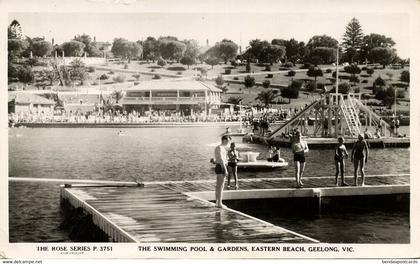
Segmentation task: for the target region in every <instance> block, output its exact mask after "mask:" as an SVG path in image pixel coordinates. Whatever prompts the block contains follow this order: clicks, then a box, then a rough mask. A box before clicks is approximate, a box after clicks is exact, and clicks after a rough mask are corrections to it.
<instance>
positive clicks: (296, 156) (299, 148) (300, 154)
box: [292, 131, 309, 188]
mask: <svg viewBox="0 0 420 264" xmlns="http://www.w3.org/2000/svg"><path fill="white" fill-rule="evenodd" d="M292 151H293V160H294V162H295V173H296V187H297V188H302V187H303V183H302V175H303V171H304V170H305V153H306V152H308V151H309V148H308V144H307V143H306V142H305V141H303V140H302V134H301V133H300V132H299V131H296V133H295V136H294V138H293V141H292Z"/></svg>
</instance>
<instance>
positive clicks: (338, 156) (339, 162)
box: [334, 137, 349, 186]
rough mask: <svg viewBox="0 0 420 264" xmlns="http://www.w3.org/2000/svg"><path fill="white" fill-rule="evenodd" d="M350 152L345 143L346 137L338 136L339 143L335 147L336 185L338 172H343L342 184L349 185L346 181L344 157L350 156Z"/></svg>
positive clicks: (336, 183)
mask: <svg viewBox="0 0 420 264" xmlns="http://www.w3.org/2000/svg"><path fill="white" fill-rule="evenodd" d="M348 156H349V154H348V152H347V149H346V146H345V145H344V138H343V137H339V138H338V144H337V147H336V148H335V155H334V162H335V185H337V186H338V174H339V173H340V172H341V186H347V183H346V182H345V181H344V170H345V162H344V159H345V158H346V159H347V158H348Z"/></svg>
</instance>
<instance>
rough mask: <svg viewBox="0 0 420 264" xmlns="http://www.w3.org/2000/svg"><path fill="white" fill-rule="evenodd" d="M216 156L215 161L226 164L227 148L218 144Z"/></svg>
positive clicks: (215, 150)
mask: <svg viewBox="0 0 420 264" xmlns="http://www.w3.org/2000/svg"><path fill="white" fill-rule="evenodd" d="M214 157H215V162H216V163H217V164H221V165H222V164H226V163H227V153H226V148H225V147H224V146H222V145H219V146H217V147H216V148H215V149H214Z"/></svg>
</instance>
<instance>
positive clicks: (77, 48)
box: [61, 40, 85, 57]
mask: <svg viewBox="0 0 420 264" xmlns="http://www.w3.org/2000/svg"><path fill="white" fill-rule="evenodd" d="M84 49H85V44H83V43H82V42H79V41H76V40H72V41H68V42H64V43H63V44H61V50H62V51H64V56H67V57H80V56H82V55H83V52H84Z"/></svg>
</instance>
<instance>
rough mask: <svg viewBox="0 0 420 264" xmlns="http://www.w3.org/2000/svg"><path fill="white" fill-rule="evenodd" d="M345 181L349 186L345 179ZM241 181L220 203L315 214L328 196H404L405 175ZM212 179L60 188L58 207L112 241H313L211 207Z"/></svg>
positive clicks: (406, 187) (251, 218) (235, 212)
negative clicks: (300, 206)
mask: <svg viewBox="0 0 420 264" xmlns="http://www.w3.org/2000/svg"><path fill="white" fill-rule="evenodd" d="M348 182H349V183H350V182H352V181H351V178H350V177H349V179H348ZM304 183H305V187H304V188H302V189H296V188H294V186H295V182H294V179H293V178H258V179H241V180H240V190H236V191H231V190H226V191H225V192H224V200H225V201H226V202H229V200H231V201H238V200H245V199H248V200H250V199H252V200H254V201H255V200H258V199H273V198H275V199H281V198H288V199H300V198H305V199H308V200H309V202H310V204H312V205H314V206H315V207H317V209H318V210H319V209H320V208H321V207H322V206H323V200H324V199H326V200H327V198H332V197H362V199H364V198H365V197H375V196H378V197H379V196H389V195H406V196H409V193H410V184H409V175H408V174H402V175H378V176H367V177H366V181H365V183H366V186H349V187H336V186H335V185H334V179H333V177H307V178H305V179H304ZM214 184H215V182H214V181H213V180H203V181H169V182H150V183H144V186H143V187H139V186H138V184H136V183H132V184H128V183H124V184H115V183H113V184H76V185H69V184H66V185H65V186H61V203H62V206H65V205H67V206H68V205H70V207H72V208H82V209H83V211H84V213H85V214H87V215H89V216H91V218H92V222H93V224H95V225H96V226H97V227H98V228H100V229H101V230H102V231H103V232H104V233H105V234H106V235H107V236H108V238H109V240H110V241H114V242H165V243H167V242H191V243H228V242H230V243H317V242H319V241H317V240H316V239H313V238H310V237H308V236H305V235H303V234H299V233H297V232H296V231H297V230H295V231H291V230H288V229H285V228H282V227H279V226H275V225H273V224H270V223H268V222H265V221H262V220H260V219H257V218H254V217H252V216H250V215H247V214H244V213H242V212H239V211H237V210H233V209H230V208H223V209H220V208H216V207H215V206H214V204H213V203H212V202H210V201H212V200H214Z"/></svg>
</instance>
